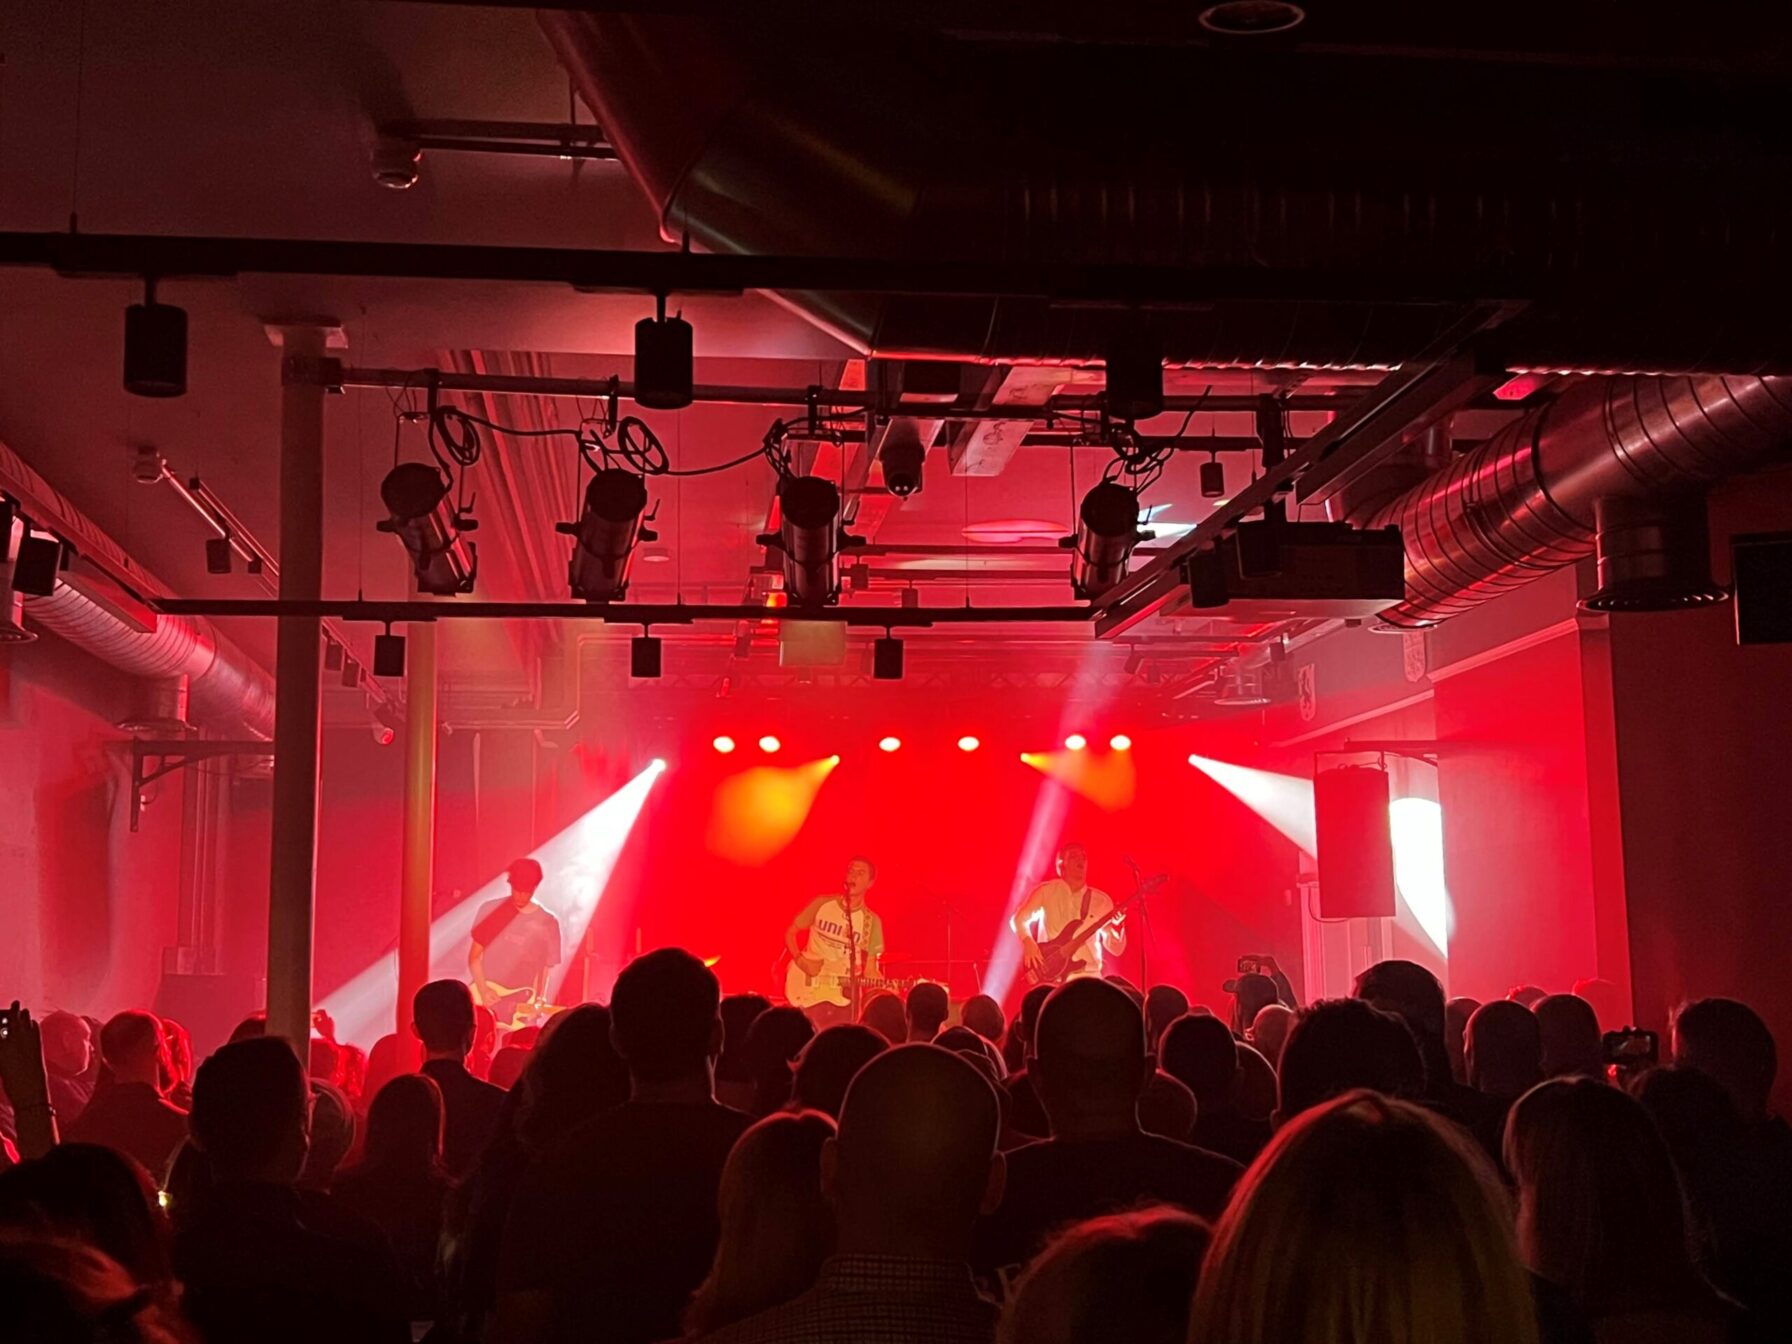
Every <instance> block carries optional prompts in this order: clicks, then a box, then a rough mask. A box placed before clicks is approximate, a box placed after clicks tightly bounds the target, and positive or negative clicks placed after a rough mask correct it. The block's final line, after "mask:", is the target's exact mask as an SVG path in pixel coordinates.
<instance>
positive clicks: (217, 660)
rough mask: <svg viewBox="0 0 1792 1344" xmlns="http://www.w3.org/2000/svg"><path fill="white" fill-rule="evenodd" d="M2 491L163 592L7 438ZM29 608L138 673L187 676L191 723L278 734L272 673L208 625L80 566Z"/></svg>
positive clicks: (86, 554)
mask: <svg viewBox="0 0 1792 1344" xmlns="http://www.w3.org/2000/svg"><path fill="white" fill-rule="evenodd" d="M0 490H4V492H5V493H6V494H7V495H8V496H9V497H11V498H12V499H13V500H15V501H16V502H17V504H18V505H19V507H20V510H21V512H23V513H27V514H29V516H30V518H31V520H32V522H33V523H34V524H35V525H36V526H38V527H42V528H47V529H50V530H53V531H54V532H56V533H57V535H59V536H61V537H63V538H65V539H66V540H68V541H69V542H70V543H72V544H73V546H74V548H75V551H76V554H77V555H79V556H80V557H81V561H80V562H79V563H80V564H81V565H86V564H90V563H91V564H92V565H94V567H95V568H97V569H99V570H101V571H103V572H104V573H105V574H107V575H109V576H111V577H113V578H116V579H119V580H120V582H128V583H129V584H130V586H131V587H132V588H133V589H134V590H135V591H137V592H138V593H141V594H143V595H144V596H146V597H161V596H164V595H165V594H166V589H164V588H163V587H162V586H161V585H160V584H159V583H157V582H156V580H155V579H154V578H153V577H152V576H151V575H149V574H148V573H146V572H145V571H144V570H143V569H142V568H141V567H139V566H138V565H137V564H136V563H135V562H134V561H132V560H131V559H130V557H129V556H127V555H126V554H125V553H124V551H123V550H122V549H121V548H120V547H119V545H118V543H117V542H115V541H113V540H112V539H111V538H110V537H109V536H107V535H106V534H105V533H104V532H102V531H101V530H100V529H99V528H98V526H96V525H95V524H94V523H93V522H92V521H91V520H90V519H89V518H87V517H86V516H85V515H84V514H82V513H80V512H79V511H78V510H76V509H75V507H74V505H73V504H71V503H69V501H68V500H67V499H65V498H64V497H63V496H62V495H61V494H59V493H58V492H57V491H56V490H55V489H54V488H53V487H52V486H51V485H50V484H49V483H48V482H47V481H45V480H44V478H43V477H42V476H39V475H38V474H37V472H36V471H35V470H33V469H32V467H31V466H30V465H29V464H27V463H26V462H25V461H24V460H23V459H22V458H20V457H19V456H18V455H17V454H16V453H14V452H13V451H12V450H11V449H10V448H8V447H6V446H5V445H4V444H0ZM70 579H74V580H75V582H70ZM77 584H80V585H81V586H79V587H78V586H76V585H77ZM14 596H15V597H16V596H17V595H16V594H15V595H14ZM102 598H104V599H105V600H102ZM24 611H25V615H26V616H27V617H28V618H29V620H30V621H31V622H32V624H34V625H37V626H40V627H42V628H43V629H45V630H48V631H50V632H51V633H53V634H56V635H60V636H61V637H62V638H63V639H66V640H67V641H68V642H69V643H71V644H74V645H77V646H79V647H80V648H83V649H85V650H87V652H89V653H91V654H93V655H94V656H95V657H97V658H99V659H101V660H102V661H104V662H107V663H110V664H112V666H114V667H116V668H118V669H120V670H121V671H123V672H126V673H129V674H130V675H131V676H134V677H144V678H148V679H150V680H152V681H168V680H172V679H175V678H181V677H184V678H186V681H187V697H188V707H189V709H190V712H191V718H192V719H193V720H194V721H196V722H201V723H205V724H207V725H210V726H215V727H220V728H224V729H226V730H230V731H241V732H243V733H246V734H247V735H248V736H251V737H258V738H265V739H271V738H272V737H273V735H274V679H273V678H272V677H270V676H269V675H268V674H267V673H266V672H265V671H263V670H262V668H261V667H260V666H259V665H258V664H257V663H255V662H254V661H253V660H252V659H250V657H249V656H248V655H247V654H246V653H244V652H243V651H242V650H241V649H240V648H238V647H237V646H236V645H235V644H233V643H232V642H231V641H230V640H228V639H226V638H225V637H224V636H223V635H221V634H219V633H218V631H217V629H216V627H214V626H213V625H212V624H211V622H209V621H206V620H204V619H202V618H198V617H185V616H163V615H160V614H158V613H156V612H154V611H151V610H150V609H149V608H148V607H145V606H143V605H142V604H141V603H139V602H138V601H136V600H135V599H134V598H132V597H131V596H130V595H129V594H128V593H127V592H125V591H124V589H122V588H117V589H114V588H113V586H112V585H111V584H110V583H108V582H105V581H91V580H88V579H86V578H85V577H84V576H83V574H82V573H81V571H80V569H79V568H78V569H77V570H76V572H75V573H73V574H68V575H59V576H58V577H57V580H56V587H55V591H53V592H52V593H50V594H49V596H47V597H28V598H26V600H25V604H24ZM15 616H16V613H15Z"/></svg>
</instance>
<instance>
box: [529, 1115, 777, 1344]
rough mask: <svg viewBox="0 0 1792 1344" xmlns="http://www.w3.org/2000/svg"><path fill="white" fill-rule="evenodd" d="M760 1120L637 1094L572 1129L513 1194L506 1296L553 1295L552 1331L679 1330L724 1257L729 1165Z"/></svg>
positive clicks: (576, 1336) (582, 1335) (625, 1341)
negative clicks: (722, 1190)
mask: <svg viewBox="0 0 1792 1344" xmlns="http://www.w3.org/2000/svg"><path fill="white" fill-rule="evenodd" d="M751 1123H752V1121H751V1119H750V1118H749V1117H748V1116H745V1115H743V1114H741V1113H740V1112H739V1111H733V1110H729V1109H728V1108H727V1107H726V1106H718V1105H716V1104H715V1103H714V1102H689V1103H673V1102H636V1101H630V1102H625V1103H624V1104H623V1105H621V1106H618V1107H616V1108H615V1109H614V1110H609V1111H605V1112H604V1113H603V1114H602V1115H598V1116H594V1117H593V1118H591V1119H590V1120H587V1121H586V1122H585V1123H584V1124H582V1125H579V1126H578V1127H577V1128H575V1129H573V1130H572V1131H570V1132H569V1133H568V1134H566V1136H565V1137H564V1138H562V1139H561V1140H560V1141H559V1142H558V1143H556V1144H555V1145H554V1146H553V1147H552V1148H550V1149H548V1151H547V1152H545V1153H543V1154H542V1156H541V1157H540V1158H539V1159H537V1160H536V1161H535V1163H534V1164H533V1165H531V1166H530V1168H529V1171H528V1174H527V1175H526V1176H525V1177H524V1178H523V1185H522V1188H521V1189H520V1190H519V1191H518V1192H517V1196H516V1199H515V1201H514V1202H513V1203H512V1204H511V1208H510V1217H509V1220H508V1221H507V1222H506V1224H505V1229H504V1245H503V1250H502V1253H501V1255H500V1259H499V1270H498V1296H499V1298H500V1301H501V1300H502V1299H503V1297H504V1296H505V1295H506V1294H509V1293H518V1292H532V1291H533V1292H546V1293H548V1294H549V1295H551V1297H552V1301H553V1305H552V1312H553V1317H552V1321H551V1324H550V1326H549V1329H548V1335H547V1338H548V1339H549V1340H551V1341H562V1340H564V1341H569V1344H570V1342H571V1341H578V1344H588V1342H589V1341H592V1340H598V1339H602V1340H609V1341H616V1344H630V1342H631V1341H639V1344H647V1341H651V1340H659V1339H669V1338H672V1337H675V1336H676V1335H677V1334H678V1333H679V1321H678V1318H679V1315H680V1313H681V1312H682V1311H683V1310H684V1307H685V1305H686V1304H687V1303H688V1302H689V1301H690V1297H691V1293H692V1292H693V1291H695V1289H696V1288H697V1286H698V1284H700V1283H701V1282H702V1281H703V1277H704V1275H705V1274H707V1273H708V1272H709V1264H710V1260H711V1259H712V1258H713V1257H714V1255H715V1249H716V1239H717V1237H718V1236H719V1235H720V1232H719V1229H718V1227H717V1223H716V1191H717V1187H718V1186H719V1185H720V1184H721V1180H722V1164H723V1163H724V1162H725V1161H727V1158H728V1151H729V1149H731V1148H732V1147H733V1146H734V1141H735V1140H736V1139H737V1138H739V1137H740V1135H741V1133H742V1132H743V1131H744V1130H745V1129H746V1128H747V1126H748V1125H749V1124H751ZM500 1311H502V1308H501V1307H500Z"/></svg>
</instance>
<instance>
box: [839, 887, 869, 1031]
mask: <svg viewBox="0 0 1792 1344" xmlns="http://www.w3.org/2000/svg"><path fill="white" fill-rule="evenodd" d="M840 908H841V909H842V910H844V911H845V912H846V1008H847V1012H848V1013H850V1014H851V1016H850V1017H849V1018H848V1019H847V1020H848V1021H851V1022H857V1021H858V1020H859V1014H860V1013H861V1012H862V1011H863V1010H864V1007H865V1005H864V1004H863V1003H862V1002H860V1000H861V998H862V997H863V995H864V992H865V988H864V986H863V985H862V984H860V983H859V980H860V975H861V971H860V967H859V930H858V926H857V925H856V924H854V923H853V920H852V917H853V913H854V911H853V908H852V907H851V906H850V905H848V904H847V903H846V900H845V893H844V892H842V893H841V901H840ZM864 908H865V906H864V901H863V899H862V898H861V900H860V902H859V909H861V910H863V909H864Z"/></svg>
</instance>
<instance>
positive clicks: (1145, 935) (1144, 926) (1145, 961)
mask: <svg viewBox="0 0 1792 1344" xmlns="http://www.w3.org/2000/svg"><path fill="white" fill-rule="evenodd" d="M1126 866H1127V867H1128V868H1130V869H1132V885H1133V891H1134V892H1135V893H1136V895H1134V897H1133V904H1134V905H1136V906H1138V908H1139V992H1140V993H1141V994H1149V993H1150V992H1151V958H1150V953H1149V948H1150V945H1151V937H1152V934H1151V906H1150V902H1149V901H1148V900H1147V899H1146V896H1145V891H1144V886H1145V884H1144V881H1143V879H1142V878H1141V877H1140V875H1139V865H1138V864H1136V863H1134V862H1133V861H1132V859H1130V858H1128V859H1127V860H1126ZM1151 1045H1152V1049H1153V1050H1154V1051H1155V1050H1156V1048H1157V1042H1155V1041H1153V1042H1152V1043H1151Z"/></svg>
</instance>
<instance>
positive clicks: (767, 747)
mask: <svg viewBox="0 0 1792 1344" xmlns="http://www.w3.org/2000/svg"><path fill="white" fill-rule="evenodd" d="M783 745H784V744H783V743H782V742H780V741H778V739H777V738H775V737H773V736H772V735H771V734H770V733H767V734H766V735H765V736H764V737H762V738H760V739H759V750H761V751H763V752H764V753H765V754H766V755H768V756H769V755H771V754H772V753H773V752H775V751H777V750H778V748H780V747H782V746H783Z"/></svg>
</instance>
